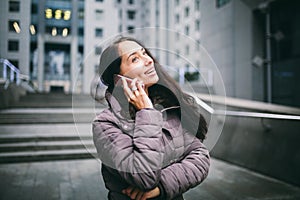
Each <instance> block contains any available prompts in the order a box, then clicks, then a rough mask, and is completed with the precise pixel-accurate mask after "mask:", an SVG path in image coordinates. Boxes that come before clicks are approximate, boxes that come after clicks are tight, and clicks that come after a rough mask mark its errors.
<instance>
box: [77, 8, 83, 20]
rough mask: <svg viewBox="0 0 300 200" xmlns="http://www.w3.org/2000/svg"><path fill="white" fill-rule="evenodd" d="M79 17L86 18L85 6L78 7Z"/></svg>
mask: <svg viewBox="0 0 300 200" xmlns="http://www.w3.org/2000/svg"><path fill="white" fill-rule="evenodd" d="M78 18H79V19H84V9H83V8H79V9H78Z"/></svg>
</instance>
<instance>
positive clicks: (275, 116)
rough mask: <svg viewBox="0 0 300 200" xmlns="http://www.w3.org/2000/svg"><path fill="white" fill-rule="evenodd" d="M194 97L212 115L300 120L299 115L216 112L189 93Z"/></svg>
mask: <svg viewBox="0 0 300 200" xmlns="http://www.w3.org/2000/svg"><path fill="white" fill-rule="evenodd" d="M189 95H191V96H192V97H194V99H195V101H196V103H198V104H199V105H200V106H201V107H202V108H203V109H204V110H206V111H207V112H208V113H209V114H212V115H225V116H232V117H251V118H261V119H283V120H300V116H299V115H286V114H276V113H263V112H246V111H232V110H215V109H214V108H213V107H211V106H210V105H208V104H207V103H205V102H204V101H202V100H201V99H200V98H199V97H197V96H196V95H195V94H192V93H189Z"/></svg>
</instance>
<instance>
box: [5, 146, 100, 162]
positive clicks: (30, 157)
mask: <svg viewBox="0 0 300 200" xmlns="http://www.w3.org/2000/svg"><path fill="white" fill-rule="evenodd" d="M95 157H97V152H96V151H95V149H72V150H69V149H67V150H45V151H26V152H9V153H1V154H0V163H17V162H33V161H48V160H67V159H83V158H95Z"/></svg>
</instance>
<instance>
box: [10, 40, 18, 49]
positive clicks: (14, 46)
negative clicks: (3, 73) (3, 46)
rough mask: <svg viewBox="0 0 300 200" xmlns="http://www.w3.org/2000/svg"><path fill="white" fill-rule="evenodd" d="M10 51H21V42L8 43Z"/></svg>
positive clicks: (11, 41) (12, 41)
mask: <svg viewBox="0 0 300 200" xmlns="http://www.w3.org/2000/svg"><path fill="white" fill-rule="evenodd" d="M8 51H19V41H18V40H9V41H8Z"/></svg>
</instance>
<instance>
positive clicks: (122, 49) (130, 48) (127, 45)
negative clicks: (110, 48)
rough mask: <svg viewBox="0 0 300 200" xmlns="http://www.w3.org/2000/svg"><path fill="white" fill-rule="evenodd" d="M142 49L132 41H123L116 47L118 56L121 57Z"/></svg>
mask: <svg viewBox="0 0 300 200" xmlns="http://www.w3.org/2000/svg"><path fill="white" fill-rule="evenodd" d="M142 48H143V47H142V46H141V45H139V44H138V43H136V42H134V41H123V42H120V43H119V45H118V50H119V54H120V55H121V56H123V55H125V54H131V53H133V52H135V51H138V50H141V49H142Z"/></svg>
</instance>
